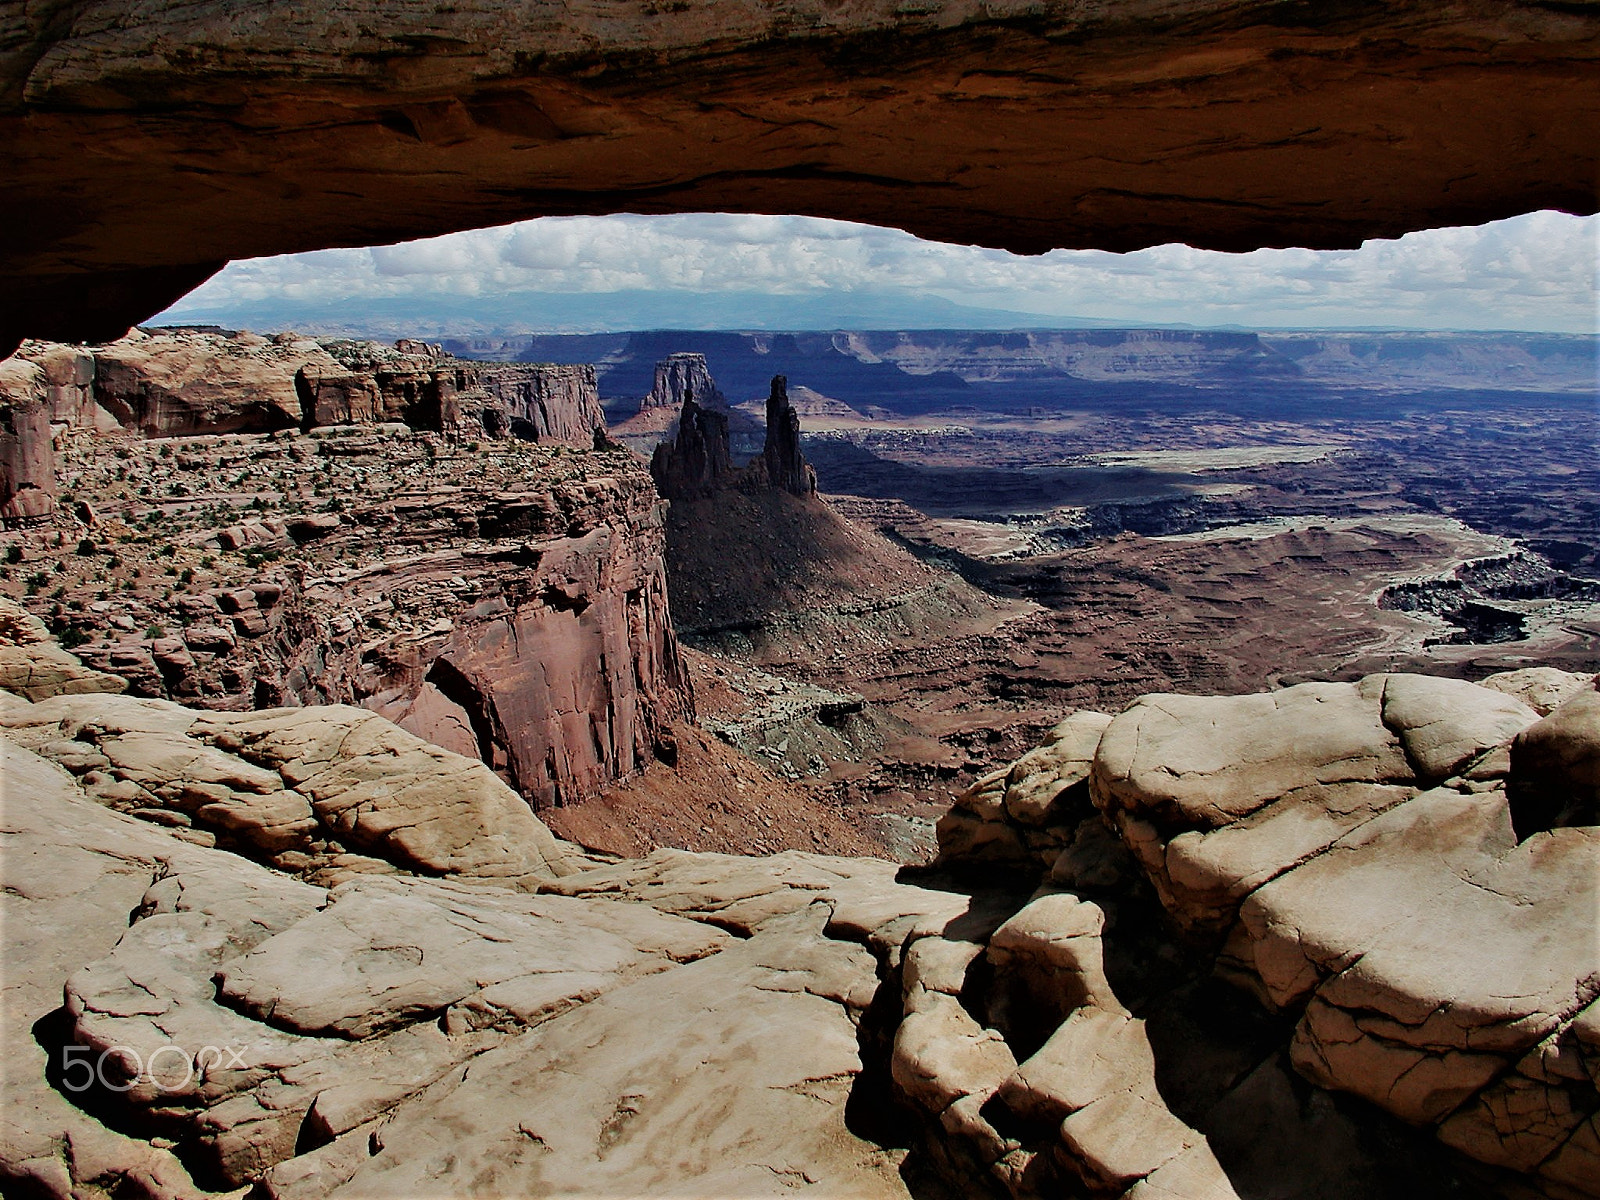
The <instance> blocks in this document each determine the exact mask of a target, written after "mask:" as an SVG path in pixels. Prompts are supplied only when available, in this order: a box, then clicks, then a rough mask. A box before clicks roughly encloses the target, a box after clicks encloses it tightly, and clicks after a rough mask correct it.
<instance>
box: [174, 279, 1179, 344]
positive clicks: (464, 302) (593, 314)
mask: <svg viewBox="0 0 1600 1200" xmlns="http://www.w3.org/2000/svg"><path fill="white" fill-rule="evenodd" d="M157 323H159V324H164V325H174V324H194V325H221V326H224V327H226V328H230V329H241V328H242V329H254V330H258V331H261V330H276V329H293V330H296V331H297V332H300V333H311V334H329V335H333V336H337V337H363V338H382V339H387V340H393V339H394V338H400V337H419V338H428V339H430V340H433V341H437V340H439V339H440V338H443V337H491V336H494V335H496V334H508V333H509V334H515V333H516V332H518V331H520V330H526V329H538V330H544V331H547V332H551V333H597V332H603V331H607V330H617V329H661V328H671V329H693V330H701V331H706V330H721V329H774V330H782V329H927V328H939V327H943V328H951V329H1030V328H1056V329H1098V328H1118V327H1124V326H1127V325H1128V324H1129V323H1128V322H1127V321H1113V320H1098V319H1094V318H1080V317H1062V316H1041V315H1040V314H1038V313H1029V312H1013V311H1011V310H1008V309H999V308H980V307H973V306H970V305H965V304H957V303H955V302H954V301H951V300H946V299H944V298H943V297H941V296H930V295H914V294H907V293H904V292H898V291H871V290H863V291H854V292H824V293H819V294H815V295H779V294H772V293H766V292H690V291H643V290H641V291H634V292H576V293H550V292H507V293H503V294H500V295H494V296H435V297H426V298H422V297H415V296H407V297H397V298H394V299H390V300H381V299H368V298H362V299H359V300H350V301H346V302H342V303H338V304H315V303H309V304H308V303H306V302H304V301H297V300H289V299H270V300H252V301H238V302H233V303H228V304H218V305H204V304H198V305H188V304H185V303H183V302H181V301H180V302H179V304H178V305H176V306H175V307H174V308H172V309H170V310H168V311H167V312H166V313H163V314H162V315H161V316H160V317H159V318H158V319H157ZM1161 328H1167V327H1166V326H1161ZM1174 328H1187V327H1185V326H1176V327H1174Z"/></svg>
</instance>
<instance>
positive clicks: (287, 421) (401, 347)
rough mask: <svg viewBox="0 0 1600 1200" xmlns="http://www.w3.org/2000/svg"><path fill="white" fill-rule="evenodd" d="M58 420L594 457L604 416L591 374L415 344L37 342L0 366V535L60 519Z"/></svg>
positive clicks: (210, 338)
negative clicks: (388, 433)
mask: <svg viewBox="0 0 1600 1200" xmlns="http://www.w3.org/2000/svg"><path fill="white" fill-rule="evenodd" d="M52 423H53V424H56V425H65V426H68V427H70V428H78V429H88V430H95V431H109V430H113V429H117V428H119V427H120V428H123V429H128V430H132V431H135V432H138V433H141V434H144V435H146V436H149V437H190V436H195V435H201V434H223V433H263V432H272V431H275V430H280V429H289V428H293V427H294V426H297V425H298V426H299V427H300V428H301V429H306V430H309V429H318V428H325V427H328V426H335V425H372V424H384V423H398V424H403V425H407V426H409V427H410V428H412V429H423V430H434V431H437V432H442V433H445V434H447V435H449V436H450V437H453V438H469V439H470V438H476V437H490V438H499V437H516V438H520V439H523V440H526V441H537V442H558V443H565V444H569V445H575V446H585V447H587V446H590V445H593V444H594V441H595V438H596V436H597V433H599V434H603V432H604V429H605V414H604V412H603V411H602V410H601V408H600V395H599V391H598V389H597V387H596V385H595V378H594V370H593V368H591V367H581V366H562V365H556V364H550V363H536V364H499V363H496V364H488V365H480V364H477V363H469V362H462V361H460V360H458V359H456V358H454V357H452V356H451V355H448V354H445V353H444V352H443V351H442V350H441V349H440V348H439V347H438V346H435V345H430V344H429V343H426V342H418V341H414V340H411V339H406V338H402V339H401V340H400V341H398V342H396V343H395V344H394V345H393V346H384V345H380V344H379V343H377V342H356V341H348V340H344V339H323V340H317V339H313V338H302V337H298V336H296V335H295V334H292V333H280V334H276V335H274V336H273V337H271V338H267V337H263V336H261V335H260V334H255V333H250V332H248V331H241V332H233V331H225V330H211V329H182V330H172V331H167V330H158V331H155V332H149V331H146V330H143V329H134V330H131V331H130V332H129V333H128V334H127V335H126V336H124V337H122V338H120V339H118V340H117V341H115V342H110V343H107V344H105V345H101V346H93V347H87V348H85V347H74V346H62V345H56V344H54V343H50V342H29V343H27V344H25V345H24V346H22V347H21V348H20V349H19V350H18V352H17V354H16V355H14V356H13V357H12V358H9V359H6V360H5V361H4V362H3V363H0V524H4V525H7V526H16V525H22V524H28V523H32V522H37V521H38V520H39V519H40V518H42V517H46V516H48V515H49V514H50V512H51V511H52V510H53V509H54V505H55V501H54V489H55V481H54V474H55V451H54V445H53V433H52V430H51V428H50V426H51V425H52Z"/></svg>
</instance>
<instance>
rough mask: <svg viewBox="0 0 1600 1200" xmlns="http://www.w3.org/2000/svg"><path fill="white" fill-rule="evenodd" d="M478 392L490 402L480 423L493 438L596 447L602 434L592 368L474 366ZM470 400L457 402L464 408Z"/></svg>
mask: <svg viewBox="0 0 1600 1200" xmlns="http://www.w3.org/2000/svg"><path fill="white" fill-rule="evenodd" d="M474 367H475V370H476V375H477V388H478V390H479V391H481V392H483V393H484V394H486V395H487V396H488V397H489V400H488V403H487V404H486V405H485V407H484V409H483V412H482V413H481V414H480V415H479V417H478V418H477V421H478V424H479V425H480V426H481V427H482V428H483V429H484V430H485V431H486V432H487V433H489V434H490V435H491V436H493V435H497V434H499V433H501V432H502V431H503V432H506V433H509V434H510V435H511V436H513V437H520V438H523V439H525V440H527V441H535V442H564V443H566V444H567V445H571V446H584V447H587V446H591V445H594V438H595V431H596V430H600V431H604V429H605V427H606V417H605V413H604V412H602V411H601V408H600V389H599V387H598V385H597V384H596V383H595V376H594V367H592V366H589V365H587V364H584V365H563V364H557V363H527V364H524V363H515V364H513V363H495V364H483V365H477V364H474ZM468 401H469V397H468V396H463V397H462V398H461V400H460V401H459V403H460V404H461V405H462V406H463V407H466V406H467V404H468Z"/></svg>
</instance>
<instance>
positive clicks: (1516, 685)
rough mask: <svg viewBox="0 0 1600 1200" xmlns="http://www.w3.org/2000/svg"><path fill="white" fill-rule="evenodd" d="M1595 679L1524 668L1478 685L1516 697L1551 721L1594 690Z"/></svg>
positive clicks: (1568, 672)
mask: <svg viewBox="0 0 1600 1200" xmlns="http://www.w3.org/2000/svg"><path fill="white" fill-rule="evenodd" d="M1595 681H1596V677H1595V676H1593V675H1582V674H1579V673H1577V672H1574V671H1561V670H1558V669H1557V668H1555V667H1523V668H1521V669H1520V670H1516V671H1501V672H1499V673H1497V674H1494V675H1490V676H1488V677H1487V678H1484V679H1480V680H1479V681H1478V682H1479V683H1480V684H1481V685H1482V686H1484V687H1486V688H1493V689H1494V690H1495V691H1497V692H1504V693H1505V694H1506V695H1508V696H1515V697H1516V698H1517V699H1518V700H1521V701H1522V702H1523V703H1524V704H1526V705H1527V706H1528V707H1529V708H1531V709H1533V711H1534V712H1536V713H1538V714H1539V715H1540V716H1541V717H1548V716H1549V715H1550V714H1551V713H1552V712H1554V711H1555V710H1556V709H1558V708H1560V707H1561V706H1562V705H1563V704H1565V703H1566V702H1567V701H1568V700H1571V699H1572V698H1573V697H1574V696H1576V695H1577V694H1578V693H1580V692H1592V691H1594V690H1595Z"/></svg>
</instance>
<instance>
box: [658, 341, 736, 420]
mask: <svg viewBox="0 0 1600 1200" xmlns="http://www.w3.org/2000/svg"><path fill="white" fill-rule="evenodd" d="M691 396H692V397H694V399H695V401H696V403H698V404H699V405H700V406H701V407H703V408H716V409H724V408H727V406H728V398H727V397H726V396H724V395H723V394H722V389H721V388H719V387H717V383H716V380H714V379H712V378H711V368H710V367H708V366H706V356H705V355H704V354H695V353H692V352H689V351H683V352H681V353H677V354H669V355H667V357H666V358H664V359H662V360H661V361H660V362H658V363H656V376H655V380H654V381H653V382H652V383H651V385H650V391H649V393H648V394H646V396H645V397H644V399H643V400H641V401H639V411H640V412H644V411H645V410H646V409H651V408H668V409H671V410H672V411H673V412H677V411H678V410H679V409H681V408H682V407H683V402H684V401H685V400H687V399H689V398H690V397H691Z"/></svg>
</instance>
